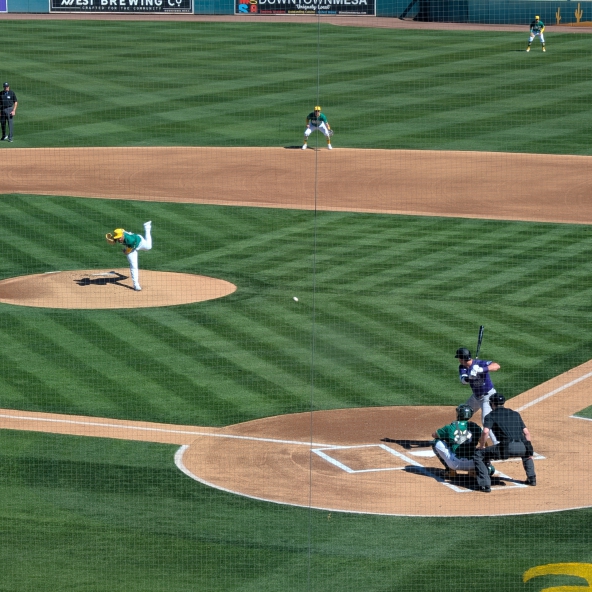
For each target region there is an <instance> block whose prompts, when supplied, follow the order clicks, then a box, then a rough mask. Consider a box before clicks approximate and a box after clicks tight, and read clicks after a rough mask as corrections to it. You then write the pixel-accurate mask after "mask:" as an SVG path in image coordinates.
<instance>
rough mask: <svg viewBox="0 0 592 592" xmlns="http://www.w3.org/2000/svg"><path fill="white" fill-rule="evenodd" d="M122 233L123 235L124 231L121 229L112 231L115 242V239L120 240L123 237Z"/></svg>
mask: <svg viewBox="0 0 592 592" xmlns="http://www.w3.org/2000/svg"><path fill="white" fill-rule="evenodd" d="M123 233H124V230H123V228H116V229H115V230H114V231H113V238H114V239H115V240H117V239H120V238H121V237H122V236H123Z"/></svg>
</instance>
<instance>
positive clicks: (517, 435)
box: [473, 393, 536, 491]
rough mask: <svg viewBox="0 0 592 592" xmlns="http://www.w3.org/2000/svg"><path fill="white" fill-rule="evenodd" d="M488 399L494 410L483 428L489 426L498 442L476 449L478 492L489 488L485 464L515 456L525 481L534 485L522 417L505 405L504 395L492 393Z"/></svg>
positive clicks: (489, 483) (530, 458) (529, 445)
mask: <svg viewBox="0 0 592 592" xmlns="http://www.w3.org/2000/svg"><path fill="white" fill-rule="evenodd" d="M489 402H490V403H491V406H492V408H493V411H492V412H491V413H489V414H487V415H486V416H485V419H484V420H483V427H484V428H489V430H491V431H493V432H494V433H495V435H496V436H497V438H498V440H499V444H496V445H495V446H489V447H488V448H480V449H478V450H477V451H476V452H475V457H474V459H473V460H474V462H475V472H476V474H477V475H476V476H477V483H478V484H479V489H480V490H481V491H490V490H491V477H490V476H489V472H488V470H487V466H486V464H485V463H487V462H489V461H492V460H505V459H507V458H515V457H519V458H521V459H522V466H523V467H524V470H525V471H526V477H527V480H526V483H527V484H528V485H536V473H535V471H534V461H533V460H532V454H533V449H532V444H531V442H530V441H529V440H527V439H526V434H528V430H527V429H526V426H525V425H524V421H522V417H520V414H519V413H518V412H517V411H512V409H506V408H505V407H504V402H505V398H504V397H503V395H500V394H499V393H497V394H495V395H492V396H491V397H490V399H489ZM525 430H526V432H525ZM529 437H530V436H529Z"/></svg>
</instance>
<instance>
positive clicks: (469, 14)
mask: <svg viewBox="0 0 592 592" xmlns="http://www.w3.org/2000/svg"><path fill="white" fill-rule="evenodd" d="M412 2H413V0H377V2H376V16H379V17H400V16H401V15H404V16H405V18H407V19H415V20H418V21H425V22H456V23H482V24H516V25H522V24H528V23H529V22H530V21H531V20H532V18H533V17H534V15H535V14H538V15H539V16H540V17H541V19H542V20H543V22H544V23H546V24H547V25H554V24H562V25H565V24H572V23H577V22H582V23H584V22H592V0H584V1H581V2H573V1H570V0H567V1H559V2H550V1H544V0H543V1H541V0H534V1H528V0H523V1H517V2H516V1H514V2H513V1H510V0H416V1H415V2H413V3H412ZM193 6H194V13H195V14H199V15H206V14H212V15H214V14H234V11H235V8H234V1H233V0H194V4H193ZM8 12H9V13H37V14H38V13H48V12H49V2H48V1H47V0H8ZM558 17H559V23H557V18H558ZM253 18H256V15H253Z"/></svg>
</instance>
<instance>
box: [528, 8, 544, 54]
mask: <svg viewBox="0 0 592 592" xmlns="http://www.w3.org/2000/svg"><path fill="white" fill-rule="evenodd" d="M544 30H545V23H543V21H542V20H541V18H540V17H539V16H535V17H534V21H532V23H530V37H529V39H528V47H527V48H526V51H530V44H531V43H532V40H533V39H534V38H535V37H536V36H537V35H538V36H539V37H540V39H541V45H542V46H543V51H547V50H546V49H545V36H544V35H543V31H544Z"/></svg>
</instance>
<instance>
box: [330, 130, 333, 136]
mask: <svg viewBox="0 0 592 592" xmlns="http://www.w3.org/2000/svg"><path fill="white" fill-rule="evenodd" d="M332 135H333V130H332V129H330V130H329V137H331V136H332Z"/></svg>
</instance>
